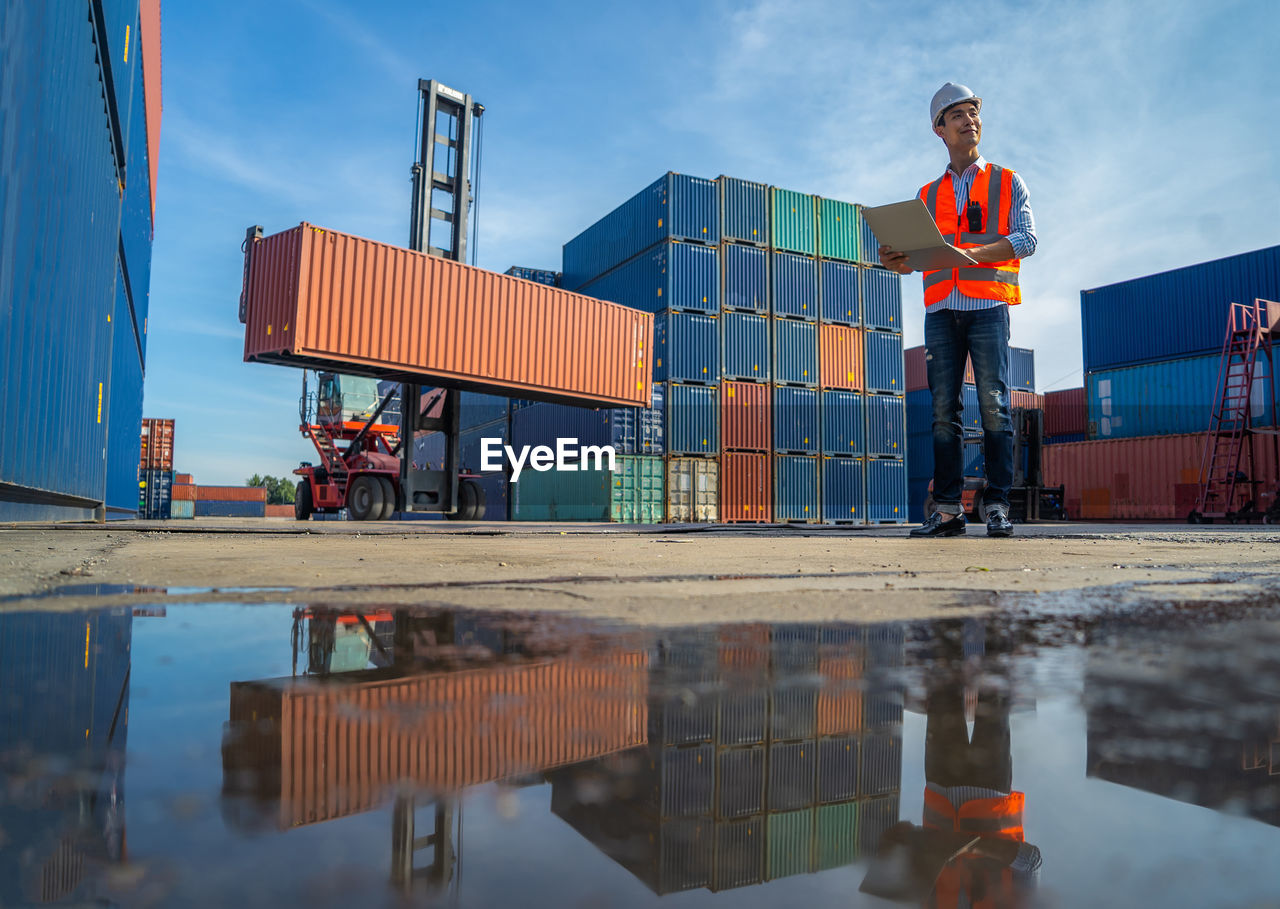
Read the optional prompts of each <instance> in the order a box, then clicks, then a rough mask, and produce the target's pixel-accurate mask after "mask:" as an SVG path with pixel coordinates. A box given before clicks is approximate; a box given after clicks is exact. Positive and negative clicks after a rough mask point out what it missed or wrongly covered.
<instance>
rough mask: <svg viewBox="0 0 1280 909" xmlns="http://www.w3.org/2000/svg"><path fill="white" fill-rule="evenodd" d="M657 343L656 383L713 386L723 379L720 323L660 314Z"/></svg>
mask: <svg viewBox="0 0 1280 909" xmlns="http://www.w3.org/2000/svg"><path fill="white" fill-rule="evenodd" d="M653 340H654V348H653V349H654V354H653V356H654V361H653V378H654V380H655V381H658V382H667V381H671V382H700V383H707V384H710V383H713V382H715V381H717V380H718V379H719V378H720V323H719V320H718V319H717V318H716V317H714V316H704V315H702V314H700V313H692V312H662V313H658V315H656V316H655V317H654V333H653Z"/></svg>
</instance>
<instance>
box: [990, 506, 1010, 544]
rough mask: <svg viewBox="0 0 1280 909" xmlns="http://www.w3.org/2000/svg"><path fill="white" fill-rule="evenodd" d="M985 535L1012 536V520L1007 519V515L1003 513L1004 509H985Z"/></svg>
mask: <svg viewBox="0 0 1280 909" xmlns="http://www.w3.org/2000/svg"><path fill="white" fill-rule="evenodd" d="M987 536H989V537H1011V536H1013V522H1011V521H1010V520H1009V516H1008V515H1007V514H1005V513H1004V509H1002V508H995V507H993V508H991V509H990V510H988V511H987Z"/></svg>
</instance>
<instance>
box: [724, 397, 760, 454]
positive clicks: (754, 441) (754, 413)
mask: <svg viewBox="0 0 1280 909" xmlns="http://www.w3.org/2000/svg"><path fill="white" fill-rule="evenodd" d="M772 412H773V395H772V394H770V387H769V386H768V385H764V384H762V383H759V382H723V383H721V385H720V440H721V441H720V444H721V445H722V446H723V447H724V448H725V449H726V450H729V451H733V450H739V449H743V450H747V451H768V450H769V448H770V445H769V438H770V434H771V432H772V431H773V420H772V419H771V414H772Z"/></svg>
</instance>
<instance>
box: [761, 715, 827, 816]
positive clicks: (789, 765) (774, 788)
mask: <svg viewBox="0 0 1280 909" xmlns="http://www.w3.org/2000/svg"><path fill="white" fill-rule="evenodd" d="M776 706H777V705H776V702H775V709H776ZM768 747H769V785H768V787H767V788H766V790H765V808H766V809H768V810H769V811H793V810H795V809H797V808H805V807H808V806H810V805H813V804H814V801H815V785H816V781H817V768H818V752H817V748H816V746H815V744H814V741H813V739H806V740H804V741H801V742H772V743H770V745H769V746H768Z"/></svg>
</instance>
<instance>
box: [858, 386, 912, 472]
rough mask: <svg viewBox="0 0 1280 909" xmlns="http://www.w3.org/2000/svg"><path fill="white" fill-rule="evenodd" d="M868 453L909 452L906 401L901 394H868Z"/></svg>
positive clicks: (884, 454)
mask: <svg viewBox="0 0 1280 909" xmlns="http://www.w3.org/2000/svg"><path fill="white" fill-rule="evenodd" d="M865 403H866V408H867V454H868V455H870V456H872V457H881V456H891V457H895V458H901V457H904V456H905V455H906V453H907V423H906V420H907V416H906V406H905V404H906V401H905V399H904V398H903V397H902V396H901V395H867V396H866V399H865Z"/></svg>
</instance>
